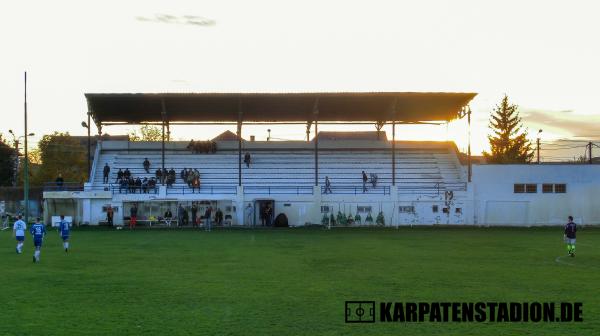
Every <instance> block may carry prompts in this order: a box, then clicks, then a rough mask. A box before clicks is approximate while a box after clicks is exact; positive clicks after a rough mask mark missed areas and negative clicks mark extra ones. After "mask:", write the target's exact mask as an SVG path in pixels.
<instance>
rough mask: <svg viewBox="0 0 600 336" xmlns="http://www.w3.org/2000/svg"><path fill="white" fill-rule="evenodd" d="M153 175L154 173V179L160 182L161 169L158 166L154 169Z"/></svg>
mask: <svg viewBox="0 0 600 336" xmlns="http://www.w3.org/2000/svg"><path fill="white" fill-rule="evenodd" d="M154 175H156V179H157V180H158V181H160V182H162V175H163V174H162V170H161V169H160V168H158V169H157V170H156V172H155V173H154Z"/></svg>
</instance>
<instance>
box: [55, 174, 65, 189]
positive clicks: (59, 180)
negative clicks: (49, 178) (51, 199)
mask: <svg viewBox="0 0 600 336" xmlns="http://www.w3.org/2000/svg"><path fill="white" fill-rule="evenodd" d="M54 182H55V183H56V186H57V187H58V189H59V190H61V189H62V187H63V185H64V184H65V179H63V177H62V174H61V173H58V177H57V178H56V180H55V181H54Z"/></svg>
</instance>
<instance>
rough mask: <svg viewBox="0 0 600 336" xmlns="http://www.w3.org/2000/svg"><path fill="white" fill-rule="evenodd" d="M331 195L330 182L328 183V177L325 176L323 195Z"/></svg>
mask: <svg viewBox="0 0 600 336" xmlns="http://www.w3.org/2000/svg"><path fill="white" fill-rule="evenodd" d="M327 193H331V181H329V176H325V194H327Z"/></svg>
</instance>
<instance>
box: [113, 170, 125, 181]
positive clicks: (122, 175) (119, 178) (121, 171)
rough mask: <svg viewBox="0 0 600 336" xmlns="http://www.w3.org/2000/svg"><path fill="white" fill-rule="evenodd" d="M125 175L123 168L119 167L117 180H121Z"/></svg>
mask: <svg viewBox="0 0 600 336" xmlns="http://www.w3.org/2000/svg"><path fill="white" fill-rule="evenodd" d="M124 176H125V175H124V174H123V169H121V168H119V171H118V172H117V180H116V181H115V182H121V181H122V180H123V177H124Z"/></svg>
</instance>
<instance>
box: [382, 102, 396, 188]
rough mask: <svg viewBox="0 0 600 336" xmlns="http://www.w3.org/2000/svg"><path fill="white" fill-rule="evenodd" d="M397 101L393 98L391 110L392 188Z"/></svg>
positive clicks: (394, 164)
mask: <svg viewBox="0 0 600 336" xmlns="http://www.w3.org/2000/svg"><path fill="white" fill-rule="evenodd" d="M397 109H398V99H397V98H394V102H393V103H392V108H391V113H390V114H391V119H392V186H395V185H396V119H397V118H398V111H397ZM377 138H378V139H379V129H378V130H377Z"/></svg>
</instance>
